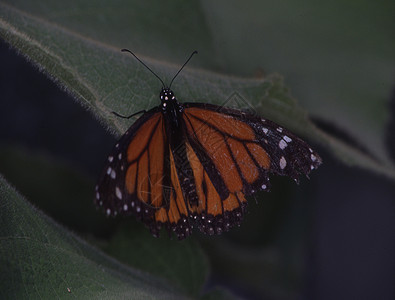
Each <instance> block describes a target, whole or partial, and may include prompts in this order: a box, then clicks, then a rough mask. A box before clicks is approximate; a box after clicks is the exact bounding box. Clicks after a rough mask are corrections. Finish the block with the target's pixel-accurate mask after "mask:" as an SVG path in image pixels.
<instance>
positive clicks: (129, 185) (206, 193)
mask: <svg viewBox="0 0 395 300" xmlns="http://www.w3.org/2000/svg"><path fill="white" fill-rule="evenodd" d="M160 99H161V105H160V106H158V107H155V108H153V109H151V110H150V111H148V112H145V113H144V114H143V115H142V116H141V117H140V118H139V119H138V120H137V121H136V122H135V123H134V124H133V125H132V126H131V127H130V128H129V130H128V131H126V133H125V134H124V135H123V137H122V138H121V139H120V140H119V141H118V142H117V144H116V145H115V147H114V149H113V151H112V153H111V155H110V156H109V157H108V161H107V162H106V166H105V168H104V170H103V172H102V175H101V177H100V179H99V182H98V185H97V186H96V199H95V202H96V204H97V205H98V206H99V207H101V208H103V209H104V211H105V212H106V214H107V215H112V216H116V215H117V214H122V215H130V214H133V215H135V216H136V217H137V218H138V219H140V220H141V221H142V222H143V223H144V224H146V225H147V226H148V227H149V229H150V231H151V232H152V234H153V235H155V236H158V235H159V231H160V229H161V228H162V227H165V228H167V230H168V231H169V232H175V234H176V235H177V237H178V238H179V239H183V238H185V237H187V236H189V235H190V234H191V232H192V228H199V229H200V230H201V231H202V232H204V233H207V234H210V235H211V234H220V233H222V232H224V231H228V230H229V229H230V228H231V227H233V226H235V225H238V224H240V222H241V220H242V217H243V214H244V212H245V209H246V205H247V201H246V198H245V197H246V196H248V195H251V194H253V193H255V192H257V191H260V190H265V191H268V190H269V189H270V182H269V174H270V173H274V174H278V175H282V176H289V177H291V178H292V179H294V180H295V181H298V177H299V175H300V174H303V175H306V176H307V175H308V174H309V173H310V171H311V170H313V169H315V168H317V167H318V166H319V165H320V164H321V158H320V157H319V156H318V154H317V153H316V152H314V151H313V150H312V149H311V148H310V147H309V145H308V144H307V143H305V142H304V141H302V140H301V139H300V138H298V137H297V136H295V135H294V134H292V133H291V132H289V131H288V130H286V129H285V128H282V127H280V126H278V125H277V124H275V123H273V122H271V121H269V120H265V119H262V118H260V117H257V116H254V115H251V114H248V113H245V112H243V111H240V110H235V109H230V108H223V107H219V106H216V105H211V104H202V103H179V102H178V101H177V100H176V98H175V96H174V94H173V92H172V91H171V90H170V89H168V88H163V89H162V91H161V94H160Z"/></svg>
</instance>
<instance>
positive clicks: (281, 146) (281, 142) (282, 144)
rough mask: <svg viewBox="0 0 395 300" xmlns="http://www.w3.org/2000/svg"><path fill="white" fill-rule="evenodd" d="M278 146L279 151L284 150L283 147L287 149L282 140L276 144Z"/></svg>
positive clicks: (285, 143)
mask: <svg viewBox="0 0 395 300" xmlns="http://www.w3.org/2000/svg"><path fill="white" fill-rule="evenodd" d="M278 146H279V147H280V149H281V150H284V149H285V147H287V146H288V145H287V142H286V141H284V140H280V142H279V143H278Z"/></svg>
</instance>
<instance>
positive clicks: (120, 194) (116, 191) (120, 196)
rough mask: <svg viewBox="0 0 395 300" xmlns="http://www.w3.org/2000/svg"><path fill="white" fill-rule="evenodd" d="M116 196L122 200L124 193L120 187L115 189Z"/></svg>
mask: <svg viewBox="0 0 395 300" xmlns="http://www.w3.org/2000/svg"><path fill="white" fill-rule="evenodd" d="M115 196H117V198H118V199H119V200H122V193H121V190H120V189H119V187H115Z"/></svg>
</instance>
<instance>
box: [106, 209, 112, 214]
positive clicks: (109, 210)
mask: <svg viewBox="0 0 395 300" xmlns="http://www.w3.org/2000/svg"><path fill="white" fill-rule="evenodd" d="M106 214H107V216H109V215H110V214H111V209H109V208H107V210H106Z"/></svg>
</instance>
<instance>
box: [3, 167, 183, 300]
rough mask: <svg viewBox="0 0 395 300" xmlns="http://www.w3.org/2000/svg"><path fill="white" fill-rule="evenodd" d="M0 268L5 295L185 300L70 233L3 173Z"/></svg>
mask: <svg viewBox="0 0 395 300" xmlns="http://www.w3.org/2000/svg"><path fill="white" fill-rule="evenodd" d="M131 255H133V254H131ZM0 268H1V270H2V271H1V274H0V282H1V283H2V285H1V286H2V288H1V289H0V297H1V298H2V299H34V298H44V299H54V298H63V297H67V296H70V295H71V296H73V297H77V298H80V299H92V298H96V299H98V298H100V299H120V298H128V299H146V298H167V299H174V298H183V294H181V293H180V292H179V291H177V289H175V288H172V286H171V285H170V284H169V283H168V282H166V281H164V280H160V279H158V278H155V277H153V276H152V275H149V274H147V273H144V272H141V271H138V270H135V269H132V268H128V267H125V266H124V265H122V264H120V263H119V262H117V261H115V260H114V259H112V258H110V257H108V256H107V255H105V254H103V253H102V252H100V251H98V250H97V249H95V248H93V247H92V246H89V245H88V244H86V243H85V242H84V241H82V240H81V239H80V238H78V237H77V236H75V235H74V234H71V233H69V232H67V231H66V230H65V229H64V228H62V227H61V226H60V225H58V224H56V223H54V221H52V220H51V219H49V218H48V217H46V216H44V215H43V214H42V213H41V212H40V211H38V210H37V209H35V208H34V207H32V205H30V204H29V203H28V202H27V201H26V200H25V199H24V198H23V197H22V196H21V195H20V194H18V193H17V192H16V191H15V189H14V188H12V187H11V186H10V185H9V184H8V183H7V182H6V180H5V179H4V178H3V176H2V175H0Z"/></svg>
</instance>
